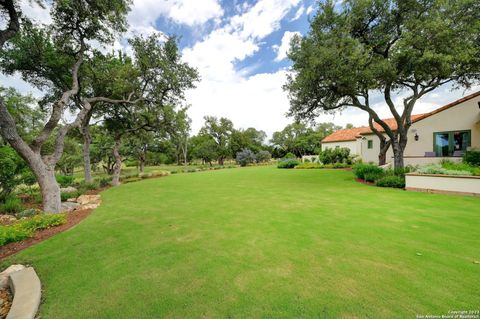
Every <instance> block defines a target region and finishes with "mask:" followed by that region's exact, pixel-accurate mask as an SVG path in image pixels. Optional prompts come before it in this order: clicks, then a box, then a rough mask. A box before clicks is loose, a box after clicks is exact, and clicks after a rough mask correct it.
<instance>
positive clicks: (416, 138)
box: [415, 133, 420, 141]
mask: <svg viewBox="0 0 480 319" xmlns="http://www.w3.org/2000/svg"><path fill="white" fill-rule="evenodd" d="M419 138H420V137H419V136H418V134H417V133H415V141H418V139H419Z"/></svg>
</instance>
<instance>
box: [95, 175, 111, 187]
mask: <svg viewBox="0 0 480 319" xmlns="http://www.w3.org/2000/svg"><path fill="white" fill-rule="evenodd" d="M110 182H111V179H110V178H108V177H101V178H99V179H98V185H99V186H100V187H102V188H103V187H107V186H109V185H110Z"/></svg>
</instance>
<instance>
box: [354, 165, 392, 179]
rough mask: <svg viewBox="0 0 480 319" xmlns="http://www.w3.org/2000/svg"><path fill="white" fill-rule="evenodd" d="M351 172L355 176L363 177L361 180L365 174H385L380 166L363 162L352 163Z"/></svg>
mask: <svg viewBox="0 0 480 319" xmlns="http://www.w3.org/2000/svg"><path fill="white" fill-rule="evenodd" d="M353 173H354V174H355V176H356V177H357V178H359V179H363V180H366V179H365V175H366V174H376V176H378V175H380V174H385V172H384V170H383V169H382V168H381V167H379V166H377V165H373V164H363V163H357V164H355V165H353ZM371 177H373V176H371Z"/></svg>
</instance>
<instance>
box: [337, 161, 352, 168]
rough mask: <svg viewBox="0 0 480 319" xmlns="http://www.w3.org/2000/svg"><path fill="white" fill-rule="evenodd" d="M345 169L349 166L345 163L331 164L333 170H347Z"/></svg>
mask: <svg viewBox="0 0 480 319" xmlns="http://www.w3.org/2000/svg"><path fill="white" fill-rule="evenodd" d="M347 167H350V165H349V164H347V163H339V162H337V163H333V168H347Z"/></svg>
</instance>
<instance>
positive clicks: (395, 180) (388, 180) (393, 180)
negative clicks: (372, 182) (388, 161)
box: [376, 175, 405, 188]
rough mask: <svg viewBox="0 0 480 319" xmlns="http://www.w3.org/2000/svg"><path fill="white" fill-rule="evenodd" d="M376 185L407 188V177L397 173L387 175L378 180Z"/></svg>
mask: <svg viewBox="0 0 480 319" xmlns="http://www.w3.org/2000/svg"><path fill="white" fill-rule="evenodd" d="M376 185H377V186H378V187H393V188H405V177H403V176H397V175H390V176H385V177H382V178H380V179H379V180H377V182H376Z"/></svg>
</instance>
